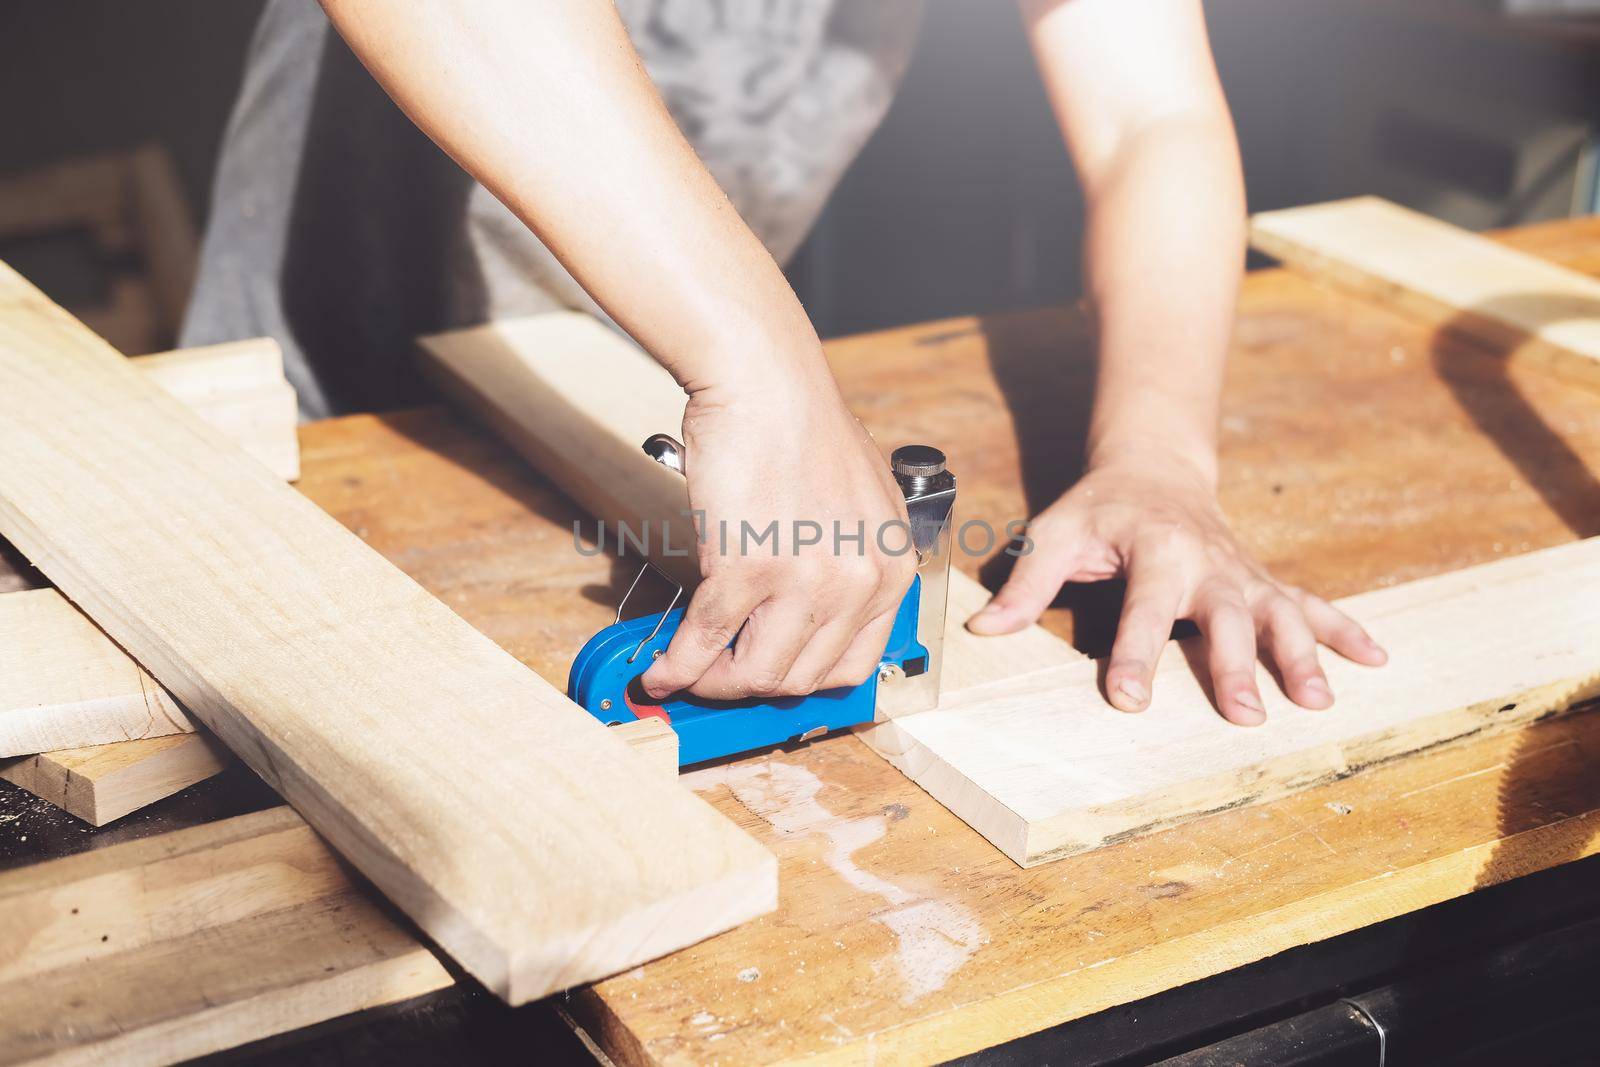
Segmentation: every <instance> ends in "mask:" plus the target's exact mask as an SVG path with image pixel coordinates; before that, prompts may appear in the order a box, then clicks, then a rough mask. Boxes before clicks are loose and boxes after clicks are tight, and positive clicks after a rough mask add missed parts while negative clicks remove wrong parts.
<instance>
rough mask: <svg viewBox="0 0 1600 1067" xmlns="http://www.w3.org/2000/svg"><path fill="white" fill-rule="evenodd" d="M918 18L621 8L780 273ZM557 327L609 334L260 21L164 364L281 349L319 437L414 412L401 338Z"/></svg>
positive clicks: (279, 10) (821, 2)
mask: <svg viewBox="0 0 1600 1067" xmlns="http://www.w3.org/2000/svg"><path fill="white" fill-rule="evenodd" d="M533 2H537V0H533ZM921 5H922V0H620V2H619V3H618V5H617V6H618V9H619V11H620V12H621V14H622V16H623V19H624V20H625V22H626V23H627V26H628V30H629V33H630V34H631V36H632V38H633V41H634V44H635V47H636V48H637V49H638V50H639V53H640V55H641V57H642V58H643V60H644V63H645V66H646V68H647V69H648V70H649V72H650V75H651V77H652V78H653V79H654V81H655V83H656V85H657V87H658V88H659V89H660V90H661V93H662V96H663V97H664V98H665V99H666V102H667V106H668V108H669V109H670V110H671V112H672V115H673V117H674V119H676V120H677V122H678V125H679V126H680V127H681V128H682V130H683V132H684V134H685V135H686V136H687V137H688V139H689V141H690V143H691V144H693V145H694V148H695V151H696V152H697V153H699V155H700V158H701V159H702V160H703V161H704V162H705V164H706V166H707V167H708V168H709V169H710V171H711V173H712V174H713V175H714V176H715V177H716V179H717V181H718V182H719V183H720V184H721V186H722V188H723V189H724V190H725V191H726V192H727V194H728V196H729V198H730V199H731V200H732V201H733V204H734V206H735V207H736V208H738V210H739V212H740V214H741V215H742V216H743V217H744V220H745V222H746V223H748V224H749V226H750V227H751V229H752V230H754V231H755V233H756V235H757V236H759V237H760V238H761V240H762V241H763V242H765V244H766V246H767V248H768V249H769V250H770V251H771V252H772V254H773V256H774V257H775V258H776V259H777V260H778V262H779V263H784V262H786V261H787V260H788V258H789V257H790V256H792V255H793V254H794V252H795V250H796V249H797V248H798V247H799V246H800V243H801V241H802V240H803V239H804V238H805V235H806V232H807V230H809V229H810V227H811V225H812V224H813V223H814V222H815V221H816V218H817V215H818V214H819V213H820V212H821V210H822V206H823V203H824V201H826V199H827V197H828V195H829V194H830V193H831V192H832V190H833V188H834V186H835V185H836V184H837V183H838V181H839V178H840V176H841V175H842V174H843V173H844V170H845V168H846V167H847V166H848V165H849V163H850V161H851V160H852V159H853V158H854V156H855V154H856V152H857V151H858V150H859V149H860V147H861V145H862V144H863V143H864V142H865V141H866V139H867V137H868V136H869V135H870V134H871V133H872V131H873V130H874V129H875V128H876V126H877V124H878V122H879V120H880V119H881V118H882V117H883V114H884V112H885V110H887V108H888V105H889V101H890V99H891V97H892V95H893V92H894V89H895V86H896V85H897V84H898V82H899V79H900V76H901V74H902V73H903V72H904V69H905V66H906V63H907V61H908V59H909V56H910V52H911V48H912V45H913V43H914V40H915V37H916V32H917V27H918V24H919V21H920V15H921ZM640 180H642V181H647V180H648V177H647V176H641V178H640ZM556 308H577V309H582V310H586V311H589V312H591V313H592V314H594V315H596V316H598V317H600V318H601V319H602V320H605V321H609V320H606V319H605V316H604V315H603V313H602V312H601V311H600V309H599V308H598V307H597V306H596V305H595V303H594V301H593V300H591V299H590V298H589V296H588V295H587V294H586V293H584V291H583V290H582V289H581V288H580V287H579V285H578V284H577V282H576V281H574V280H573V278H572V277H571V275H569V274H568V273H567V272H566V270H565V269H564V268H563V267H562V266H561V265H560V264H559V263H558V262H556V260H555V258H554V257H553V256H552V255H551V254H550V252H549V251H548V250H547V249H546V248H545V247H544V246H543V245H542V244H541V243H540V242H539V241H538V239H537V238H535V237H534V236H533V235H532V234H531V233H529V232H528V230H527V229H526V228H525V227H524V226H523V225H522V224H521V223H520V222H518V221H517V219H516V218H515V217H514V216H512V214H511V213H510V212H509V211H507V210H506V209H505V208H504V207H503V206H502V205H501V204H500V203H499V202H498V201H497V200H495V199H494V197H492V196H491V195H489V193H488V192H487V191H485V190H484V189H483V188H482V187H481V186H479V185H478V184H477V183H476V182H474V181H473V180H472V179H471V178H469V177H468V176H467V175H466V174H465V173H463V172H462V171H461V169H460V168H458V167H457V166H456V165H455V163H453V162H452V161H451V160H450V159H449V157H447V156H446V155H445V154H444V153H443V152H441V151H440V150H439V149H438V148H437V147H435V146H434V144H433V143H432V142H431V141H429V140H428V139H427V137H426V136H424V135H423V134H422V133H421V132H420V131H419V130H417V129H416V127H414V126H413V125H412V124H411V122H410V121H409V120H408V119H407V118H406V117H405V116H404V115H403V114H402V113H401V112H400V110H399V109H398V108H397V107H396V106H395V105H394V103H393V102H392V101H390V100H389V98H388V97H387V96H386V95H385V94H384V92H383V90H382V89H381V88H380V87H379V86H378V84H377V83H376V82H375V81H374V80H373V79H372V77H371V76H370V75H368V74H367V72H366V70H365V69H364V68H363V67H362V66H361V64H360V62H359V61H357V60H356V58H355V57H354V55H352V54H351V52H350V50H349V49H348V48H347V47H345V45H344V43H343V41H341V40H340V39H339V37H338V35H337V34H335V33H334V32H333V30H332V28H331V27H330V26H329V24H328V21H327V19H326V17H325V16H324V15H323V14H322V10H321V8H319V7H318V6H317V5H316V4H315V3H314V2H313V0H271V2H270V3H269V4H268V5H267V7H266V9H265V11H264V12H263V14H262V17H261V22H260V24H259V25H258V26H257V28H256V32H255V37H254V39H253V41H252V43H251V47H250V54H249V58H248V61H247V64H246V69H245V72H244V80H243V84H242V86H241V88H240V92H239V98H238V101H237V102H236V103H235V105H234V109H233V114H232V117H231V119H230V120H229V124H228V130H227V135H226V138H225V141H224V144H223V149H222V155H221V158H220V160H219V162H218V167H217V176H216V182H215V187H214V190H213V197H212V207H211V216H210V218H209V220H208V221H207V225H206V233H205V240H204V244H203V247H202V250H201V258H200V272H199V278H198V280H197V282H196V285H195V291H194V295H193V297H192V299H191V301H190V304H189V309H188V314H187V316H186V318H185V321H184V324H183V328H182V331H181V334H180V338H179V341H180V344H183V345H185V346H187V345H201V344H211V343H214V342H219V341H230V340H236V339H239V338H242V337H253V336H260V335H269V336H272V337H274V338H276V339H277V340H278V342H279V343H280V344H281V345H282V346H283V349H284V357H285V362H286V370H287V372H288V375H289V380H290V381H291V382H292V383H293V384H294V386H295V388H296V389H297V390H298V391H299V394H300V405H301V414H302V415H303V416H304V417H306V418H322V417H325V416H328V415H333V414H338V413H341V412H346V411H358V410H382V409H385V408H392V407H396V406H400V405H404V404H408V403H416V402H419V401H421V400H423V399H425V398H426V397H427V393H426V390H425V388H424V387H423V384H422V383H421V382H420V381H419V380H418V378H417V376H416V374H415V372H414V369H413V366H412V361H411V359H412V357H411V339H412V338H414V337H416V336H417V335H418V334H421V333H429V332H433V331H437V330H442V329H451V328H455V327H460V326H468V325H473V324H476V323H479V322H483V321H485V320H488V319H491V318H500V317H506V316H512V315H528V314H534V313H536V312H540V311H548V310H552V309H556Z"/></svg>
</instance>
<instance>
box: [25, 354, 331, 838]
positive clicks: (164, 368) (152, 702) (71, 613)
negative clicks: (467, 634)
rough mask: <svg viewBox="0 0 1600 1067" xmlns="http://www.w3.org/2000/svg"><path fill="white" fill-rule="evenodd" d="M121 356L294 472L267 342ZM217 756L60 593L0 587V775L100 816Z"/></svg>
mask: <svg viewBox="0 0 1600 1067" xmlns="http://www.w3.org/2000/svg"><path fill="white" fill-rule="evenodd" d="M131 365H132V366H134V367H136V368H137V369H138V370H139V371H140V373H141V374H143V376H144V377H145V378H146V379H147V380H149V381H150V382H152V383H154V384H155V385H158V386H160V387H161V388H162V389H163V390H165V391H166V392H167V393H169V394H170V395H171V396H173V397H175V398H176V399H178V400H180V401H182V402H183V403H184V404H185V405H186V406H187V407H188V408H189V409H190V410H191V411H193V412H194V413H195V414H196V415H198V416H199V417H200V418H201V419H202V420H204V421H205V422H206V423H208V424H210V425H211V426H213V427H215V428H216V429H217V430H219V431H220V432H222V433H223V434H225V435H226V436H227V437H228V438H229V439H230V440H232V441H233V442H234V443H236V444H237V445H239V447H240V448H242V449H243V450H244V451H245V452H246V453H247V454H249V455H250V456H252V457H254V458H255V459H256V460H258V461H260V462H261V463H262V464H264V465H265V466H266V467H267V468H268V469H269V470H270V471H272V472H273V473H274V474H275V475H277V476H278V477H280V478H283V479H284V480H286V481H292V480H294V479H295V478H298V477H299V476H300V444H299V439H298V437H297V435H296V432H295V426H296V422H297V415H298V413H297V411H296V405H295V393H294V389H293V387H292V386H290V385H289V383H288V382H287V381H286V380H285V379H284V374H283V356H282V353H281V352H280V351H279V349H278V345H277V343H276V342H274V341H272V340H270V339H268V338H257V339H255V340H249V341H237V342H234V343H231V344H222V345H212V346H208V347H203V348H192V349H186V350H183V351H177V352H165V353H160V354H156V355H149V356H138V357H135V358H134V359H133V360H132V361H131ZM227 763H228V754H227V750H226V749H225V748H224V747H223V746H221V745H220V744H218V743H217V742H216V740H215V739H213V738H212V737H210V736H209V735H208V734H206V733H204V732H197V731H196V729H195V724H194V722H193V720H192V719H190V718H189V716H188V715H186V714H185V713H184V711H183V709H182V708H181V707H179V705H178V703H177V701H175V700H174V699H173V698H172V696H171V694H169V693H168V692H166V690H164V689H162V688H161V686H160V685H158V684H157V683H156V682H155V681H154V680H153V679H152V678H151V677H150V676H149V675H148V674H147V673H145V671H144V670H143V669H142V668H141V667H140V666H139V665H138V664H137V663H135V662H134V661H133V660H132V659H131V658H130V657H129V656H128V654H127V653H126V652H124V651H123V650H122V649H121V648H119V647H118V646H117V644H116V643H115V642H114V641H112V640H111V639H110V638H109V637H107V636H106V635H105V634H104V633H103V632H102V631H101V630H100V628H99V627H97V626H95V624H94V623H93V622H91V621H89V619H88V618H87V617H85V616H84V615H83V613H82V612H80V611H78V609H77V608H75V607H73V606H72V604H71V603H69V602H68V601H67V600H66V598H64V597H63V596H62V595H61V594H60V593H59V592H57V591H56V590H54V589H30V590H19V591H16V592H10V593H0V778H3V779H5V780H6V781H8V782H11V783H12V784H14V785H19V786H21V787H22V788H24V789H27V790H29V791H30V792H33V793H35V794H37V795H39V796H40V797H43V798H44V799H45V800H48V801H50V802H51V803H53V804H56V805H57V806H59V807H62V808H65V809H66V810H67V811H69V812H71V813H72V814H73V815H76V816H77V817H78V818H80V819H83V820H84V821H85V822H88V823H92V824H93V825H95V826H102V825H104V824H105V823H108V822H110V821H112V820H113V819H118V818H121V817H122V816H124V815H126V814H128V813H129V812H131V811H135V810H137V809H139V808H141V807H144V806H145V805H147V804H152V803H154V802H156V801H157V800H161V799H163V798H165V797H168V796H171V795H172V794H173V793H176V792H178V791H179V790H180V789H184V788H186V787H188V786H190V785H193V784H194V783H195V782H199V781H203V780H204V779H206V778H209V777H211V776H212V775H214V774H216V773H218V772H219V771H221V770H222V769H223V767H225V766H226V765H227Z"/></svg>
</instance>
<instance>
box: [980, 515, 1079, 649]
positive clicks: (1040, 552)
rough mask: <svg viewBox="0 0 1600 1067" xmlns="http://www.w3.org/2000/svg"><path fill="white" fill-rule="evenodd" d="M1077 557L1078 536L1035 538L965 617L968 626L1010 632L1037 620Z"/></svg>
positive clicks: (998, 632)
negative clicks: (990, 594) (1004, 577)
mask: <svg viewBox="0 0 1600 1067" xmlns="http://www.w3.org/2000/svg"><path fill="white" fill-rule="evenodd" d="M1077 557H1078V540H1077V538H1069V539H1067V540H1065V541H1062V540H1056V541H1054V542H1045V543H1040V542H1035V543H1034V547H1033V551H1032V552H1029V553H1028V554H1027V555H1024V556H1018V557H1017V565H1016V567H1015V568H1014V569H1013V570H1012V572H1011V577H1010V578H1008V579H1007V580H1006V584H1005V585H1003V586H1001V587H1000V591H999V592H998V593H996V594H995V595H994V596H993V597H992V598H991V599H990V600H989V603H987V604H985V605H984V606H983V608H982V609H981V610H979V611H978V612H977V614H975V615H973V616H972V618H970V619H968V620H967V629H968V630H970V631H972V632H973V633H975V634H984V635H991V634H1009V633H1015V632H1016V631H1018V630H1021V629H1023V628H1024V627H1026V626H1028V625H1030V624H1032V623H1034V622H1037V621H1038V619H1039V616H1040V615H1041V614H1043V613H1044V609H1045V608H1047V607H1049V606H1050V602H1051V601H1052V600H1054V599H1055V598H1056V594H1057V593H1059V592H1060V591H1061V583H1062V582H1063V581H1065V580H1066V577H1067V575H1069V574H1071V573H1072V569H1073V566H1074V565H1075V563H1076V560H1077Z"/></svg>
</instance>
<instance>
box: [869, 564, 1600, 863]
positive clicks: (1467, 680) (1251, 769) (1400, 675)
mask: <svg viewBox="0 0 1600 1067" xmlns="http://www.w3.org/2000/svg"><path fill="white" fill-rule="evenodd" d="M1597 587H1600V539H1590V540H1587V541H1580V542H1576V543H1574V544H1570V545H1563V546H1560V547H1556V548H1548V549H1544V550H1543V551H1540V552H1534V553H1530V554H1528V555H1525V556H1518V557H1514V558H1511V559H1505V560H1501V561H1499V562H1496V563H1488V564H1483V565H1481V566H1478V567H1473V568H1470V569H1468V570H1464V571H1457V572H1454V573H1450V574H1443V575H1438V576H1436V577H1433V578H1424V579H1420V580H1418V581H1415V582H1409V583H1406V584H1405V585H1399V586H1395V587H1393V588H1390V589H1381V590H1376V591H1374V592H1371V593H1365V594H1362V595H1360V596H1354V597H1348V598H1345V599H1344V600H1342V601H1340V602H1339V606H1340V607H1341V608H1343V609H1344V610H1345V611H1347V612H1348V613H1349V614H1350V615H1351V616H1353V617H1354V618H1356V619H1358V620H1360V621H1361V622H1362V623H1363V624H1364V625H1366V626H1367V628H1368V630H1369V631H1370V632H1371V633H1372V634H1373V636H1374V637H1375V638H1376V639H1377V640H1378V641H1379V642H1380V643H1381V644H1383V645H1384V646H1385V647H1386V648H1387V649H1388V650H1389V653H1390V662H1389V664H1388V665H1387V666H1386V667H1384V668H1382V669H1372V668H1366V667H1361V666H1359V665H1357V664H1353V663H1350V662H1349V661H1346V660H1343V659H1340V658H1338V657H1333V656H1330V657H1327V662H1326V668H1327V673H1328V677H1329V681H1330V683H1331V685H1332V686H1333V689H1334V691H1335V692H1336V693H1338V694H1339V699H1340V705H1341V707H1340V712H1339V713H1337V714H1330V713H1326V712H1315V711H1307V710H1305V709H1303V708H1297V707H1295V706H1294V705H1293V704H1292V703H1291V702H1290V701H1289V700H1288V698H1286V697H1285V696H1283V694H1282V693H1281V692H1280V691H1278V690H1277V689H1276V688H1275V687H1274V686H1273V685H1272V683H1271V680H1270V679H1269V678H1268V677H1267V676H1266V672H1265V671H1263V672H1262V678H1261V679H1260V681H1261V687H1262V695H1263V699H1264V701H1265V703H1266V705H1267V713H1268V721H1267V723H1266V724H1265V725H1263V726H1261V727H1257V728H1254V729H1249V730H1241V729H1239V728H1237V727H1233V726H1230V725H1229V724H1228V723H1226V722H1224V721H1223V720H1222V719H1221V718H1220V716H1217V715H1216V714H1215V713H1214V712H1213V711H1212V705H1211V701H1210V698H1209V695H1208V693H1207V692H1206V690H1205V688H1204V686H1203V685H1202V682H1201V680H1200V677H1199V676H1198V675H1197V670H1203V665H1204V651H1203V649H1201V648H1200V647H1199V646H1198V641H1197V640H1191V641H1189V642H1184V643H1183V644H1182V645H1181V646H1180V648H1181V652H1180V649H1179V648H1175V649H1169V651H1168V652H1167V654H1166V655H1165V656H1164V657H1163V659H1162V663H1161V667H1160V669H1159V670H1158V673H1157V678H1156V683H1155V686H1154V691H1155V696H1154V698H1153V700H1152V702H1151V706H1150V708H1149V709H1148V710H1147V711H1145V712H1144V713H1142V714H1140V715H1133V716H1129V715H1124V714H1122V713H1120V712H1117V711H1115V710H1114V709H1112V708H1110V707H1109V706H1108V705H1106V704H1105V702H1104V700H1103V699H1101V697H1100V693H1099V689H1098V687H1097V684H1096V682H1097V678H1096V674H1097V671H1098V670H1099V669H1100V665H1099V664H1098V663H1097V662H1096V661H1094V660H1085V661H1083V662H1081V663H1077V664H1073V665H1070V666H1066V667H1060V668H1055V669H1052V670H1047V671H1041V672H1035V673H1031V674H1027V675H1023V676H1021V677H1018V678H1015V679H1012V680H1009V681H1003V682H996V683H992V684H990V685H987V686H981V687H978V688H975V689H970V690H966V691H964V692H960V693H957V694H954V695H953V696H952V697H951V698H950V699H948V700H946V701H944V702H942V703H941V706H940V707H938V708H936V709H934V710H933V711H930V712H928V713H926V715H919V716H915V717H913V718H912V719H910V720H907V721H900V720H896V722H895V723H894V724H893V725H894V728H895V729H896V730H897V731H898V733H899V734H902V735H904V736H905V737H908V738H909V739H910V740H911V742H912V743H913V745H914V746H915V747H914V748H912V749H911V750H910V751H909V752H908V753H907V755H905V756H903V757H902V756H900V755H899V754H898V753H896V754H893V755H894V760H893V761H894V762H896V765H899V764H900V762H901V761H902V760H904V761H905V762H907V763H908V764H909V771H910V773H911V776H912V777H913V778H915V779H916V780H917V781H918V782H919V784H922V785H924V787H925V788H927V789H928V790H929V792H930V793H932V794H933V795H934V796H935V797H936V798H938V799H939V800H941V801H943V802H944V803H945V804H946V805H947V806H948V807H950V809H951V810H952V811H954V812H956V814H958V815H961V816H962V817H963V818H966V819H967V821H968V822H970V823H973V824H974V825H975V826H978V827H979V828H980V829H984V828H997V829H999V830H1000V831H1001V832H1002V833H1003V836H1001V837H1000V839H999V840H996V838H995V837H993V836H991V838H990V839H991V840H995V843H996V844H997V845H999V846H1000V847H1001V848H1002V850H1003V851H1005V852H1006V854H1007V855H1009V856H1011V857H1012V858H1013V859H1015V860H1016V861H1017V862H1019V863H1022V864H1025V865H1027V864H1034V863H1041V862H1045V861H1047V860H1051V859H1054V858H1056V857H1059V856H1062V855H1068V854H1071V853H1074V852H1081V851H1085V850H1088V849H1093V848H1098V847H1101V846H1103V845H1105V844H1108V843H1111V842H1114V841H1118V840H1122V839H1126V838H1129V837H1134V836H1138V835H1141V834H1148V833H1152V832H1155V831H1157V830H1161V829H1165V828H1167V827H1169V826H1173V825H1176V824H1177V823H1180V822H1183V821H1185V820H1188V819H1192V818H1195V817H1197V816H1199V815H1204V814H1207V813H1210V812H1213V811H1219V810H1223V809H1227V808H1232V807H1236V806H1239V805H1241V804H1246V803H1256V802H1259V801H1261V800H1263V799H1270V798H1272V797H1276V796H1281V795H1284V794H1286V793H1290V792H1293V791H1294V790H1297V789H1303V788H1305V787H1306V786H1308V785H1311V784H1315V783H1319V782H1325V781H1331V780H1334V779H1337V778H1342V777H1345V776H1347V775H1349V774H1352V773H1355V772H1357V771H1360V770H1362V769H1364V768H1366V767H1369V766H1372V765H1374V764H1377V763H1381V762H1384V761H1387V760H1392V759H1396V758H1398V757H1400V756H1404V755H1406V754H1407V753H1411V752H1417V751H1422V750H1425V749H1431V748H1434V747H1437V746H1438V745H1440V744H1442V743H1445V742H1447V741H1454V740H1458V739H1460V738H1463V737H1472V736H1478V735H1482V734H1486V733H1492V732H1496V731H1501V730H1510V729H1516V728H1519V727H1522V726H1525V725H1526V724H1528V723H1530V722H1535V721H1538V720H1540V719H1543V718H1545V717H1548V716H1549V715H1551V714H1554V713H1556V712H1559V711H1563V710H1565V709H1567V708H1568V707H1570V706H1571V705H1572V704H1573V703H1574V702H1575V701H1579V700H1583V699H1586V698H1588V697H1592V696H1595V695H1597V693H1600V597H1596V596H1595V595H1594V590H1595V589H1596V588H1597ZM874 747H877V748H879V749H880V751H881V750H882V747H883V746H882V745H881V744H875V745H874ZM922 761H937V762H938V763H939V764H942V765H945V766H941V767H938V768H936V772H937V774H938V777H937V778H936V779H935V780H934V781H933V782H929V781H927V780H926V774H927V772H928V770H929V768H928V767H926V766H919V765H918V764H919V763H920V762H922ZM957 777H959V782H952V781H951V779H954V778H957ZM960 783H965V784H964V785H963V784H960ZM986 836H988V832H987V831H986Z"/></svg>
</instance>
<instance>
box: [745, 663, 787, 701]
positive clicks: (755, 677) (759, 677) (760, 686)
mask: <svg viewBox="0 0 1600 1067" xmlns="http://www.w3.org/2000/svg"><path fill="white" fill-rule="evenodd" d="M783 680H784V676H783V674H782V673H781V672H780V671H778V670H777V669H776V668H774V667H768V666H760V667H752V668H749V669H747V670H746V671H744V672H742V675H741V677H740V681H741V683H742V685H743V687H744V689H745V692H746V693H751V694H761V695H763V696H767V695H772V694H776V693H778V692H779V691H780V690H781V689H782V686H783Z"/></svg>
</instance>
